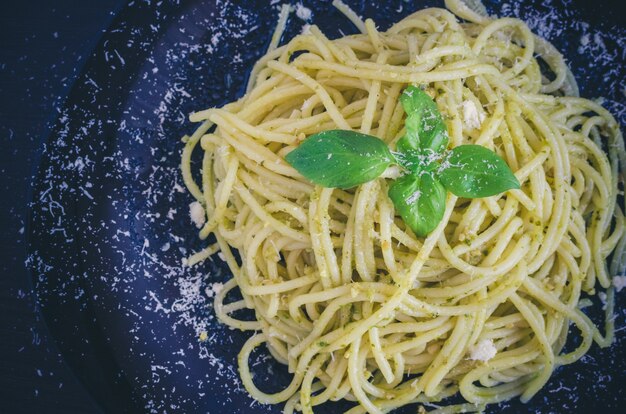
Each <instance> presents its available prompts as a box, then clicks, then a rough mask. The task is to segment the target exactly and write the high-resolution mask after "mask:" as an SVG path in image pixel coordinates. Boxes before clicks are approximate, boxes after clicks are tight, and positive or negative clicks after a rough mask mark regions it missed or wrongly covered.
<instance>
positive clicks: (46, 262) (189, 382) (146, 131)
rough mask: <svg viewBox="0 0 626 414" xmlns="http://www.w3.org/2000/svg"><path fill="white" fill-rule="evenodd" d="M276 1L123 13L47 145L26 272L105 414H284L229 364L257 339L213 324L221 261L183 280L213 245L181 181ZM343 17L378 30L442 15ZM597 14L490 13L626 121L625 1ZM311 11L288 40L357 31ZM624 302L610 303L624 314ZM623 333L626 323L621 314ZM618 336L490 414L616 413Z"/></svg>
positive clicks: (274, 376) (555, 4)
mask: <svg viewBox="0 0 626 414" xmlns="http://www.w3.org/2000/svg"><path fill="white" fill-rule="evenodd" d="M279 3H280V2H279V1H271V2H270V1H269V0H268V1H243V0H242V1H234V0H233V1H227V0H204V1H200V0H197V1H194V0H190V1H184V0H180V1H177V2H173V1H171V2H168V1H163V2H161V1H159V2H157V1H149V0H148V1H144V0H136V1H133V2H131V3H129V4H128V6H127V7H125V8H124V9H123V10H122V11H121V12H120V13H119V15H118V16H117V18H116V20H115V22H114V23H113V25H112V26H111V28H110V29H109V30H108V31H107V32H106V33H105V34H104V36H103V38H102V40H101V41H100V43H99V46H98V47H97V49H96V50H95V52H94V53H93V56H92V57H91V58H90V60H89V62H88V63H87V65H86V67H85V68H84V70H83V73H82V75H81V76H80V77H79V79H78V81H77V82H76V84H75V85H74V88H73V90H72V91H71V93H70V95H69V97H68V100H67V102H66V104H65V106H64V109H63V110H62V112H61V113H60V115H59V118H58V121H57V123H56V126H55V128H54V130H53V132H52V134H51V135H50V137H49V140H48V142H47V144H46V146H45V149H44V153H43V157H42V160H43V162H42V164H41V166H40V169H39V174H38V179H37V182H36V191H35V192H34V194H35V196H34V199H33V203H32V213H31V218H30V249H31V253H32V255H31V260H30V263H31V269H32V274H33V278H34V280H35V284H36V289H37V292H38V296H39V300H40V304H41V310H42V312H43V314H44V316H45V320H46V321H47V324H48V326H49V328H50V331H51V333H52V335H53V336H54V338H55V339H56V341H57V343H58V346H59V348H60V349H61V351H62V352H63V355H64V356H65V358H66V360H67V362H68V363H69V364H70V366H71V367H72V368H73V370H74V372H75V373H76V375H77V376H78V377H79V378H80V380H81V381H82V382H83V383H84V384H85V386H86V387H87V389H88V390H89V391H90V392H91V394H92V395H93V398H94V399H95V400H96V401H97V403H98V404H100V405H101V406H102V408H103V410H104V411H106V412H111V413H123V412H155V413H165V412H167V413H178V412H180V413H278V412H281V409H282V407H281V406H267V405H260V404H258V403H255V402H254V401H253V400H252V399H251V398H250V397H249V396H248V395H247V393H246V391H245V390H244V389H243V387H242V385H241V382H240V381H239V378H238V373H237V366H236V355H237V352H238V350H239V349H240V347H241V345H242V343H243V342H244V341H245V340H246V338H247V337H248V335H249V334H247V333H242V332H238V331H232V330H229V329H227V328H225V327H223V326H222V325H220V324H219V323H218V322H217V321H216V319H215V315H214V312H213V308H212V301H211V300H210V299H209V298H208V297H207V293H208V295H211V294H212V293H213V287H214V286H213V283H215V282H220V281H224V280H225V279H227V278H228V277H229V275H228V269H227V268H226V267H225V266H224V264H223V263H221V261H220V260H217V259H216V260H215V261H213V262H211V261H207V262H206V263H204V264H202V265H200V266H196V267H194V268H192V269H189V268H183V267H182V266H181V260H182V258H183V257H185V256H187V255H188V254H189V253H191V252H193V251H197V250H199V249H201V248H202V246H203V243H202V242H201V241H199V240H198V238H197V234H196V231H195V228H194V226H193V225H192V223H191V222H190V220H189V215H188V204H189V203H190V202H191V198H190V196H189V195H188V194H187V193H186V192H185V191H184V190H183V189H182V179H181V176H180V173H179V171H178V165H179V160H180V151H181V148H182V145H181V142H180V139H179V138H180V137H181V136H182V135H183V134H185V133H190V132H192V131H193V129H194V125H192V124H190V123H189V122H188V121H187V114H189V113H190V112H191V111H194V110H198V109H203V108H206V107H210V106H221V105H223V104H225V103H227V102H229V101H232V100H234V99H236V98H237V97H239V96H241V95H242V94H243V90H244V84H245V81H246V79H247V74H248V72H249V70H250V69H251V67H252V65H253V63H254V62H255V60H256V59H258V58H259V57H260V56H261V55H262V54H263V51H264V50H265V49H266V47H267V45H268V43H269V39H270V37H271V34H272V32H273V29H274V26H275V23H276V19H277V15H278V8H279V6H280V4H279ZM347 3H349V4H350V5H351V6H352V7H353V8H354V9H355V10H356V11H357V12H358V13H359V14H361V15H363V16H368V17H372V18H374V19H375V20H376V21H377V23H378V24H379V26H380V27H381V28H382V29H384V28H386V27H388V26H389V25H390V24H391V23H392V22H394V21H396V20H398V19H400V18H401V17H403V16H405V15H407V14H409V13H411V12H413V11H415V10H417V9H419V8H422V7H424V6H426V5H439V6H441V4H442V3H443V2H431V1H428V2H426V1H402V0H391V1H384V2H377V1H362V0H361V1H356V0H352V1H347ZM596 3H598V4H597V5H596V4H594V2H592V1H565V0H562V1H561V0H558V1H557V0H554V1H551V0H547V1H546V0H544V1H539V0H532V1H524V2H522V1H517V0H516V1H510V2H508V3H501V2H497V1H489V2H487V5H488V7H489V9H490V11H491V12H492V13H496V14H499V15H512V16H518V17H521V18H522V19H525V20H526V21H527V22H528V23H529V24H530V25H531V27H532V28H533V29H534V30H535V31H537V32H539V34H541V35H543V36H545V37H547V38H549V39H550V40H551V41H553V42H554V43H555V44H556V45H557V47H559V48H560V49H561V50H562V51H563V52H564V54H565V56H566V57H567V58H568V59H569V61H570V62H571V65H572V67H573V70H574V73H575V74H576V75H577V78H578V79H579V83H580V85H581V89H582V94H583V95H584V96H586V97H589V98H596V97H599V96H604V98H605V99H606V101H605V102H606V105H607V106H608V107H609V108H610V109H611V110H612V111H613V112H614V113H617V114H618V115H619V117H621V122H622V123H623V122H624V116H625V115H624V105H623V98H624V95H623V93H624V84H623V83H620V82H623V79H624V75H625V71H624V66H623V64H624V46H625V45H624V43H625V42H624V34H625V31H624V28H623V27H621V26H619V24H620V23H618V19H619V18H620V16H619V14H620V13H619V11H618V10H619V9H618V8H617V9H616V8H610V7H608V5H611V4H613V3H614V5H615V6H616V5H617V2H607V3H604V4H605V5H607V6H606V7H600V5H601V3H602V2H596ZM304 6H305V7H306V8H308V9H310V11H311V12H312V13H311V20H306V15H307V13H300V17H298V16H297V15H292V17H291V18H290V21H289V24H288V30H287V32H286V34H285V36H284V39H289V38H291V37H292V36H293V35H295V34H296V33H298V32H300V30H301V29H302V26H303V25H304V24H308V23H316V24H318V25H319V26H320V27H321V29H322V30H323V31H325V32H326V33H327V34H328V35H329V36H331V37H337V36H340V35H342V34H348V33H353V32H355V28H354V27H353V26H352V25H351V24H350V23H349V22H348V21H347V20H346V19H345V18H344V17H343V16H342V15H340V13H338V12H337V11H336V10H334V8H333V7H331V5H330V1H329V0H325V1H312V0H311V1H304ZM303 10H304V9H303ZM284 39H283V41H284ZM625 304H626V300H624V294H621V295H618V305H621V306H618V307H619V308H620V309H623V308H624V305H625ZM592 316H594V317H595V316H598V315H592ZM617 326H618V328H619V327H623V326H625V322H624V313H623V312H622V313H620V314H619V315H618V317H617ZM622 329H623V328H622ZM202 332H206V335H207V338H208V339H207V340H206V341H203V342H201V341H199V335H201V333H202ZM625 338H626V336H625V335H624V332H623V331H622V330H620V329H618V332H617V341H616V343H615V344H614V345H613V346H612V347H611V348H610V349H604V350H601V349H599V348H598V347H596V346H594V347H593V348H592V350H591V352H590V353H589V355H588V356H585V357H584V358H583V359H582V360H581V361H579V362H578V363H576V364H574V365H572V366H569V367H562V368H559V369H558V370H557V372H556V373H555V374H554V376H553V378H552V379H551V380H550V382H549V383H548V385H547V386H546V387H545V389H544V390H543V391H541V392H540V393H539V394H538V395H537V396H536V397H535V398H534V399H533V400H532V401H531V402H530V403H529V404H527V405H523V404H521V403H519V402H518V401H517V400H515V401H512V402H509V403H506V404H502V405H500V406H497V407H493V408H490V412H500V411H501V412H528V411H532V412H535V411H536V412H540V413H550V412H559V413H560V412H566V411H567V412H571V411H569V410H573V412H588V411H589V410H591V409H593V408H601V409H604V410H605V411H614V410H617V409H618V407H620V406H622V405H623V404H624V402H625V401H626V398H625V393H624V392H623V389H622V388H623V384H624V383H625V380H626V375H625V371H626V362H625V359H624V355H625V351H624V348H625V347H624V345H626V339H625ZM252 366H253V370H254V372H255V375H256V381H257V382H258V383H260V384H264V385H263V386H262V388H264V389H266V390H276V389H278V387H280V386H281V385H284V384H286V383H287V382H288V380H289V375H288V373H287V372H286V369H285V368H284V367H282V366H280V365H279V364H278V363H276V362H274V361H273V359H271V358H270V357H269V356H268V354H267V353H262V351H258V353H256V354H254V355H253V364H252ZM346 407H347V405H344V404H336V405H333V406H330V405H326V406H323V407H320V408H319V412H320V413H335V412H339V411H340V409H341V408H346ZM401 412H415V407H410V408H408V409H406V410H402V411H401Z"/></svg>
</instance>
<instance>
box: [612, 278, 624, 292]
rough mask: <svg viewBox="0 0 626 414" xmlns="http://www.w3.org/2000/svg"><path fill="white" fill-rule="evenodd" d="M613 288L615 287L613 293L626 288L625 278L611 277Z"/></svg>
mask: <svg viewBox="0 0 626 414" xmlns="http://www.w3.org/2000/svg"><path fill="white" fill-rule="evenodd" d="M613 286H614V287H615V291H616V292H619V291H620V290H622V288H624V287H625V286H626V276H615V277H613Z"/></svg>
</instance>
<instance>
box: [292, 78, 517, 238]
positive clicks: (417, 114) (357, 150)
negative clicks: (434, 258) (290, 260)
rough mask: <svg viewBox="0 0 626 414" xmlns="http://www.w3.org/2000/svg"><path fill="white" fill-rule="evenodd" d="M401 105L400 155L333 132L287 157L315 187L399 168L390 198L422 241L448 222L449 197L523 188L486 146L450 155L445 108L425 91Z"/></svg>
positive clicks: (375, 141)
mask: <svg viewBox="0 0 626 414" xmlns="http://www.w3.org/2000/svg"><path fill="white" fill-rule="evenodd" d="M400 102H401V103H402V107H403V108H404V111H405V112H406V114H407V117H406V120H405V134H404V136H403V137H402V138H400V139H399V140H398V142H397V144H396V151H395V152H392V151H390V150H389V148H388V147H387V145H386V144H385V143H384V142H383V141H382V140H380V139H379V138H377V137H374V136H371V135H366V134H361V133H358V132H354V131H346V130H330V131H323V132H320V133H318V134H314V135H311V136H310V137H308V138H307V139H306V140H305V141H304V142H302V144H300V146H299V147H298V148H296V149H295V150H293V151H291V152H290V153H289V154H288V155H287V156H286V157H285V159H286V160H287V162H288V163H289V164H291V165H292V166H293V167H294V168H295V169H296V170H298V172H300V174H302V175H303V176H304V177H306V178H307V179H309V180H310V181H312V182H313V183H315V184H318V185H321V186H323V187H338V188H344V189H345V188H351V187H354V186H356V185H359V184H363V183H366V182H368V181H371V180H373V179H375V178H377V177H379V176H380V175H381V174H382V173H383V172H384V171H385V170H386V169H387V167H389V166H390V165H392V164H397V165H399V166H400V167H402V170H403V173H404V174H403V175H402V176H401V177H399V178H398V179H396V180H393V181H392V182H391V183H390V184H389V192H388V195H389V198H390V199H391V201H392V202H393V205H394V207H395V209H396V212H397V213H398V214H400V216H401V217H402V219H403V220H404V222H405V223H406V224H407V226H408V227H409V228H411V230H413V232H414V233H415V234H416V235H417V236H420V237H423V236H426V235H427V234H428V233H430V232H431V231H432V230H433V229H434V228H435V227H437V225H438V224H439V222H441V219H442V218H443V214H444V212H445V207H446V206H445V203H446V192H447V191H450V192H451V193H453V194H455V195H457V196H459V197H465V198H482V197H490V196H493V195H496V194H500V193H502V192H504V191H507V190H510V189H518V188H520V183H519V181H518V180H517V178H516V177H515V175H514V174H513V172H512V171H511V169H510V168H509V166H508V165H507V164H506V162H505V161H504V160H503V159H502V158H500V157H499V156H498V155H497V154H496V153H494V152H493V151H491V150H489V149H487V148H485V147H482V146H480V145H460V146H458V147H455V148H453V149H451V150H450V151H446V149H447V147H448V141H449V139H448V129H447V127H446V124H445V122H444V120H443V117H442V116H441V113H440V112H439V110H438V109H437V104H436V103H435V102H434V101H433V100H432V99H431V98H430V96H428V95H427V94H426V93H425V92H424V91H422V90H421V89H419V88H416V87H414V86H409V87H408V88H407V89H405V91H404V92H403V93H402V95H401V97H400ZM446 190H447V191H446Z"/></svg>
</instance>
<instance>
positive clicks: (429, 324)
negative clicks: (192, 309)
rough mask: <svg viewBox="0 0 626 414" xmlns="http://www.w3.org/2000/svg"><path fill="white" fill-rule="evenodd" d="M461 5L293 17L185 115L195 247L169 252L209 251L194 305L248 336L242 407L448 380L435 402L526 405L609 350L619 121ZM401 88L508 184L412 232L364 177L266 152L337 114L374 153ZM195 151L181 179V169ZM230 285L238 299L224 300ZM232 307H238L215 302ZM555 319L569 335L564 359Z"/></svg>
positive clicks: (521, 31) (425, 387) (384, 406)
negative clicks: (277, 367) (240, 75)
mask: <svg viewBox="0 0 626 414" xmlns="http://www.w3.org/2000/svg"><path fill="white" fill-rule="evenodd" d="M336 3H340V2H336ZM471 3H472V5H473V6H474V7H472V8H470V7H467V5H466V4H465V3H463V2H461V1H459V0H450V1H447V2H446V5H447V7H448V8H449V9H450V11H447V10H444V9H437V8H431V9H425V10H421V11H418V12H416V13H414V14H412V15H410V16H409V17H407V18H405V19H403V20H401V21H400V22H398V23H396V24H395V25H393V26H392V27H391V28H390V29H389V30H387V31H386V32H380V31H378V30H377V29H376V26H375V24H374V22H373V21H372V20H369V19H368V20H366V21H365V22H361V23H362V24H359V25H358V26H359V27H361V28H362V30H363V33H362V34H357V35H352V36H346V37H342V38H339V39H336V40H329V39H328V38H327V37H326V36H324V34H323V33H322V32H320V30H319V29H317V28H316V27H315V26H312V27H311V28H310V31H309V32H308V33H306V34H302V35H300V36H297V37H295V38H294V39H292V40H291V41H290V42H289V43H287V44H286V45H284V46H281V47H275V46H276V42H275V41H273V42H272V45H273V46H272V49H271V50H270V51H269V52H268V54H267V55H266V56H265V57H263V58H261V59H260V60H259V62H258V63H257V65H255V69H254V71H253V78H252V79H251V83H250V87H249V92H248V93H247V94H246V95H245V96H243V97H242V98H241V99H239V100H238V101H236V102H233V103H230V104H228V105H226V106H224V107H223V108H211V109H207V110H204V111H200V112H196V113H194V114H192V115H191V117H190V118H191V120H192V121H194V122H202V124H201V125H200V127H199V128H198V129H197V130H196V132H195V133H194V134H193V135H192V136H190V137H185V138H184V140H185V141H186V145H185V148H184V151H183V155H182V171H183V176H184V179H185V183H186V184H187V187H188V189H189V191H190V192H191V194H192V195H193V196H194V197H195V198H196V199H197V201H198V202H199V203H201V205H202V206H203V207H204V210H205V212H206V217H207V221H206V223H205V224H204V226H203V227H202V229H201V231H200V236H201V238H203V239H206V238H207V237H208V236H209V235H214V237H215V239H216V243H215V244H212V245H210V246H209V247H207V248H206V249H205V250H203V251H201V252H199V253H197V254H195V255H193V256H192V257H190V258H189V260H188V263H189V264H190V265H191V264H195V263H197V262H199V261H201V260H203V259H205V258H207V257H208V256H210V255H211V254H213V253H215V252H217V251H218V250H219V251H221V254H222V255H223V256H222V257H223V258H224V259H225V261H226V262H227V264H228V266H229V268H230V270H231V272H232V274H233V276H234V277H233V278H232V279H231V280H230V281H228V282H227V283H226V284H225V286H224V289H223V290H222V291H221V292H220V293H219V294H218V295H217V297H216V299H215V310H216V313H217V315H218V317H219V319H220V320H221V321H222V322H223V323H225V324H227V325H230V326H232V327H235V328H238V329H241V330H250V331H255V333H254V334H253V336H251V337H250V339H249V340H248V341H247V342H246V344H245V345H244V347H243V349H242V350H241V353H240V355H239V367H240V373H241V378H242V381H243V384H244V386H245V387H246V389H247V390H248V391H249V392H250V394H251V395H252V396H253V397H254V398H255V399H256V400H258V401H260V402H262V403H271V404H276V403H281V402H284V403H285V409H284V410H285V412H286V413H291V412H293V411H294V410H300V411H302V412H304V413H311V412H313V407H314V406H316V405H319V404H322V403H324V402H326V401H329V400H338V399H347V400H350V401H355V402H357V403H358V404H357V405H355V406H354V408H352V409H350V410H349V411H348V412H349V413H351V414H356V413H365V412H368V413H384V412H389V411H391V410H393V409H394V408H397V407H401V406H403V405H406V404H411V403H424V402H433V401H440V400H441V399H443V398H445V397H448V396H452V395H454V394H456V393H457V392H460V394H461V395H462V397H463V398H464V399H465V400H466V401H467V404H461V405H458V406H455V407H449V408H447V409H449V410H470V409H480V407H482V406H484V405H486V404H490V403H495V402H499V401H503V400H507V399H510V398H513V397H516V396H520V397H521V399H522V401H527V400H529V399H530V398H531V397H532V396H533V395H534V394H535V393H536V392H537V391H538V390H539V389H540V388H541V387H542V386H543V385H544V384H545V383H546V382H547V381H548V379H549V377H550V375H551V373H552V371H553V370H554V369H555V368H556V367H557V366H559V365H564V364H570V363H572V362H574V361H576V360H578V359H579V358H580V357H581V356H583V355H584V354H585V353H586V352H587V350H588V349H589V347H590V346H591V345H592V342H594V341H595V342H596V343H597V344H598V345H600V346H602V347H605V346H608V345H609V344H610V343H611V341H612V337H613V330H614V328H613V319H612V315H613V307H614V305H613V303H614V289H613V287H612V284H611V275H616V274H618V273H622V272H623V270H624V269H623V264H624V263H626V260H624V259H625V258H624V251H625V245H626V241H625V240H626V238H624V237H623V236H624V230H625V227H624V216H623V211H622V207H621V206H620V204H619V202H618V197H617V196H618V193H619V188H620V185H621V184H619V180H620V175H619V174H620V167H621V166H623V165H624V162H625V161H626V159H625V154H626V153H625V151H624V143H623V140H622V136H621V133H620V130H619V125H618V124H617V122H616V121H615V119H614V118H613V117H612V116H611V115H610V114H609V113H608V112H607V111H606V110H605V109H604V108H602V107H601V106H600V105H598V104H596V103H594V102H592V101H589V100H586V99H582V98H579V97H577V96H576V95H577V87H576V83H575V81H574V80H573V77H572V76H571V73H570V72H569V70H568V69H567V67H566V66H565V64H564V61H563V58H562V56H561V55H560V54H559V53H558V52H557V51H556V50H555V49H554V47H552V46H551V45H550V44H549V43H547V42H546V41H544V40H541V39H539V38H538V37H536V36H534V35H533V34H532V33H531V31H530V30H529V28H528V27H527V26H526V25H525V24H524V23H523V22H522V21H520V20H516V19H511V18H502V19H492V18H489V17H487V16H486V14H484V13H482V11H484V8H481V7H482V5H480V4H479V2H471ZM287 7H288V6H287ZM340 7H345V6H341V5H340ZM286 13H288V11H287V12H285V11H283V13H281V26H282V27H284V24H285V20H286ZM455 15H456V16H455ZM350 16H351V19H355V18H356V19H358V17H357V16H356V15H350ZM457 16H458V17H457ZM458 18H462V19H464V20H465V22H464V23H460V22H459V20H458ZM277 36H278V37H279V36H280V34H278V35H277ZM275 39H276V36H275ZM537 51H540V52H541V53H542V58H543V60H544V62H545V63H546V64H547V65H548V66H549V68H550V70H548V71H542V69H541V67H540V63H539V62H538V60H537V59H536V58H535V57H534V55H535V53H536V52H537ZM296 54H297V57H294V56H296ZM546 72H547V74H545V73H546ZM549 78H550V79H549ZM409 84H413V85H422V86H423V87H425V88H426V89H425V90H426V91H427V93H429V94H430V95H431V96H432V97H433V98H434V100H435V101H436V103H437V105H438V108H439V110H440V111H441V113H442V114H443V115H444V117H445V119H446V122H447V127H448V131H449V135H450V147H456V146H458V145H461V144H464V143H472V144H478V145H482V146H485V147H487V148H489V149H491V150H493V151H495V152H497V153H498V154H499V155H500V156H501V157H502V158H504V159H505V160H506V162H507V163H508V165H509V166H510V167H511V169H512V170H513V171H514V172H515V176H516V177H517V179H518V180H519V182H520V183H521V184H522V187H521V189H519V190H511V191H508V192H506V193H503V194H501V195H499V196H494V197H488V198H483V199H474V200H468V199H461V198H457V197H455V196H452V195H448V200H447V203H446V211H445V214H444V218H443V220H442V221H441V223H440V224H439V226H438V227H437V228H436V229H435V230H434V231H432V232H431V233H430V234H429V235H428V236H427V237H425V238H417V237H415V235H414V234H413V233H412V232H411V231H410V230H409V229H408V228H407V227H406V226H405V224H404V223H403V221H402V220H401V219H400V218H399V216H397V215H396V214H395V212H394V208H393V205H392V203H391V200H390V199H389V197H388V196H387V187H388V182H387V180H386V179H385V178H384V175H383V177H381V178H378V179H376V180H374V181H371V182H368V183H366V184H363V185H360V186H358V187H356V188H353V189H350V190H340V189H332V188H322V187H316V186H314V185H313V184H311V183H310V182H308V181H307V180H306V179H304V178H303V177H302V176H301V175H300V174H298V173H297V171H296V170H294V169H293V168H292V167H291V166H290V165H289V164H288V163H286V162H285V160H284V157H285V155H286V154H288V153H289V152H290V151H291V150H293V149H294V148H296V147H297V146H298V144H299V142H301V141H302V140H303V139H304V138H305V137H307V136H309V135H311V134H314V133H318V132H320V131H324V130H329V129H337V128H339V129H354V130H358V131H359V132H362V133H366V134H371V135H375V136H377V137H379V138H381V139H382V140H384V141H385V142H387V143H388V144H389V146H390V147H391V148H394V145H395V142H396V141H397V140H398V139H399V138H400V137H401V136H402V135H403V132H404V131H403V117H404V112H403V110H402V107H401V105H400V103H399V101H398V98H399V95H400V93H401V92H402V90H403V89H404V88H405V87H406V86H407V85H409ZM198 144H200V147H201V149H202V150H203V153H204V155H203V160H202V166H201V175H202V181H201V184H197V183H195V182H194V180H193V178H192V171H191V170H192V164H191V162H190V160H191V153H192V152H193V151H194V149H196V148H197V147H198ZM234 251H236V252H238V256H239V258H238V257H237V255H236V254H235V253H234ZM611 254H612V262H611V263H610V264H609V265H608V266H607V264H606V261H607V258H609V256H610V255H611ZM235 288H239V290H240V291H241V294H242V295H243V299H242V300H239V301H235V302H231V303H225V297H226V295H227V294H228V292H229V291H231V290H232V289H235ZM597 289H602V290H606V294H607V306H606V323H605V327H604V329H603V330H604V332H605V333H604V334H602V333H601V331H600V329H599V328H598V327H597V326H595V325H594V323H592V322H591V320H590V319H589V318H588V317H587V316H586V315H585V314H584V313H583V312H582V311H581V308H582V307H583V305H584V304H585V303H586V302H587V300H581V294H582V293H583V292H585V293H586V294H589V295H593V294H595V293H596V292H597ZM244 308H249V309H253V310H254V312H255V315H256V320H255V321H245V320H238V319H235V318H234V317H233V316H232V315H231V314H232V313H233V312H235V311H237V310H241V309H244ZM570 323H573V324H574V325H575V326H576V328H577V330H578V331H579V336H580V341H579V342H580V344H579V345H578V347H576V348H575V349H574V350H572V351H569V352H564V351H563V349H564V346H565V344H566V342H567V340H568V328H569V326H570ZM263 343H265V344H267V347H268V349H269V351H270V352H271V354H272V355H273V356H274V357H275V358H276V359H277V360H278V361H279V362H281V363H283V364H285V365H287V366H288V368H289V371H290V372H291V373H292V374H293V379H292V380H291V383H290V384H289V385H288V386H287V387H286V388H285V389H284V390H282V391H281V392H278V393H276V394H268V393H265V392H263V391H261V390H260V389H259V388H257V386H256V385H255V384H254V382H253V380H252V375H251V373H250V368H249V363H248V359H249V356H250V354H251V352H252V351H253V350H254V348H256V347H257V346H259V345H261V344H263Z"/></svg>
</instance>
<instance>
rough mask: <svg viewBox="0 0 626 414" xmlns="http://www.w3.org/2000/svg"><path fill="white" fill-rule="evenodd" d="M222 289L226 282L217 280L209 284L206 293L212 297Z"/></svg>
mask: <svg viewBox="0 0 626 414" xmlns="http://www.w3.org/2000/svg"><path fill="white" fill-rule="evenodd" d="M222 289H224V284H223V283H220V282H215V283H213V284H211V285H209V286H207V288H206V289H205V290H204V293H205V294H206V295H207V297H209V298H212V297H215V295H217V294H218V293H220V292H221V291H222Z"/></svg>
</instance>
